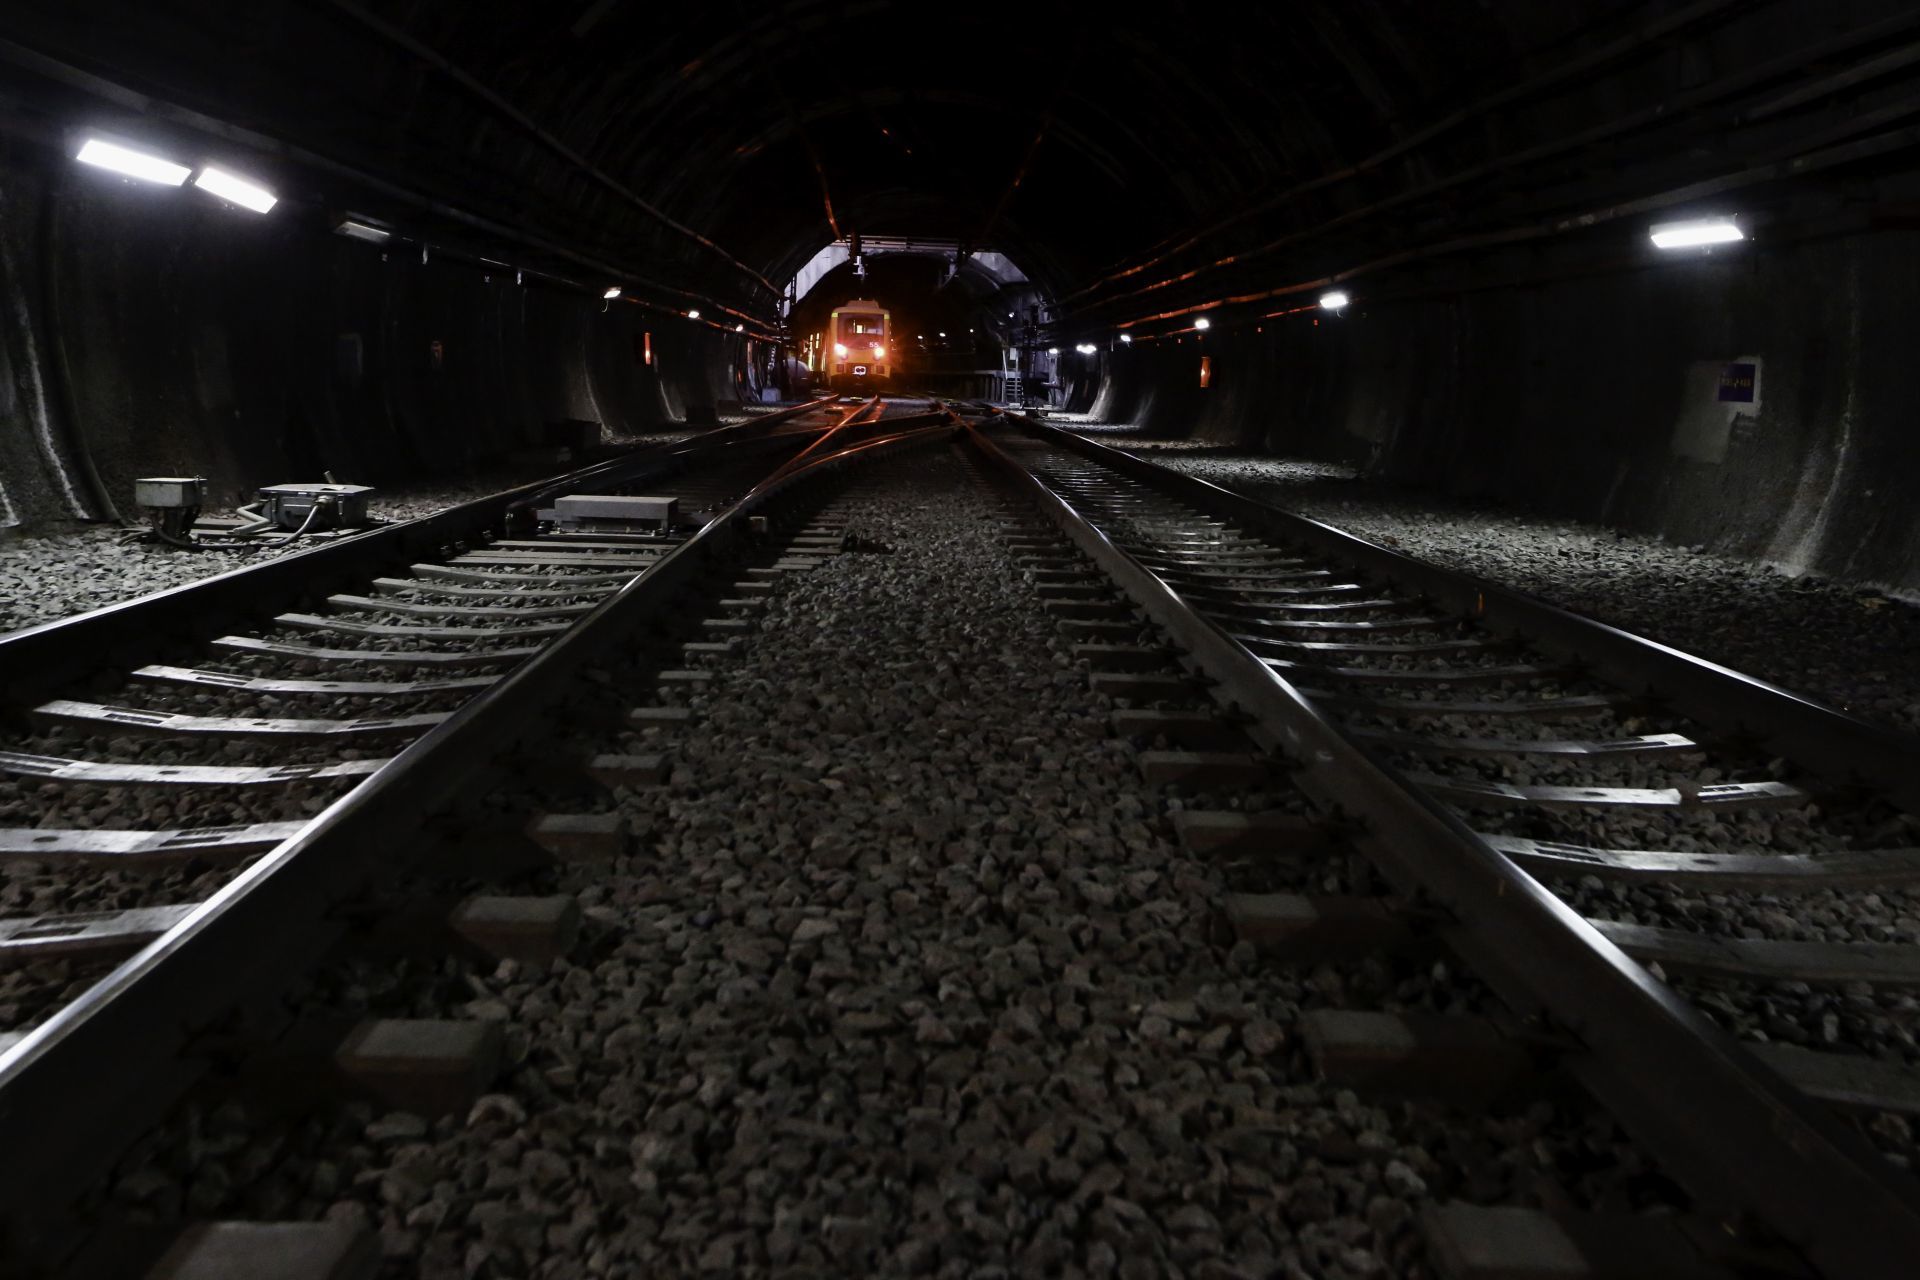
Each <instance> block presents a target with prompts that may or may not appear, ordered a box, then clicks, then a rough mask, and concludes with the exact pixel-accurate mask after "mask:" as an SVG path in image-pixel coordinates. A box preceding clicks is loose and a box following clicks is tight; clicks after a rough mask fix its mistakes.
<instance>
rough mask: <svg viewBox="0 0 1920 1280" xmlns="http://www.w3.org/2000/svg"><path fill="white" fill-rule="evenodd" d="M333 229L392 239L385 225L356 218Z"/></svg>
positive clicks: (352, 236)
mask: <svg viewBox="0 0 1920 1280" xmlns="http://www.w3.org/2000/svg"><path fill="white" fill-rule="evenodd" d="M333 230H334V234H336V235H343V236H345V237H346V238H347V239H349V240H365V241H367V242H368V243H370V244H385V243H386V242H387V241H389V240H391V239H393V232H391V231H389V230H387V229H386V228H385V227H376V226H375V225H373V223H371V222H362V221H360V220H359V219H358V218H342V219H340V221H338V222H336V223H334V224H333ZM517 274H518V273H516V275H517Z"/></svg>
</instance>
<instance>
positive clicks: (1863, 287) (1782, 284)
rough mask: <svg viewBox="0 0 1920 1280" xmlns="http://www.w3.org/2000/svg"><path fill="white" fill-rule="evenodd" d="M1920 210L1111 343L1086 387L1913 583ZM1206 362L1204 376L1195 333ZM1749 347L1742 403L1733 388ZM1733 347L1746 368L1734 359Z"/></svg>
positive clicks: (1401, 475) (1444, 487) (1160, 430)
mask: <svg viewBox="0 0 1920 1280" xmlns="http://www.w3.org/2000/svg"><path fill="white" fill-rule="evenodd" d="M1916 331H1920V233H1916V232H1908V231H1880V232H1875V233H1872V234H1868V235H1858V236H1851V237H1846V238H1835V239H1829V240H1824V241H1814V242H1807V243H1803V244H1798V245H1792V246H1785V247H1778V248H1764V249H1762V248H1760V247H1759V246H1754V247H1752V248H1751V249H1750V250H1749V251H1745V252H1740V253H1735V254H1726V255H1721V256H1718V257H1715V258H1712V259H1701V260H1696V261H1689V262H1674V263H1662V264H1659V265H1658V266H1656V267H1653V268H1649V269H1646V270H1640V271H1632V272H1626V273H1620V274H1614V275H1607V276H1589V277H1584V278H1577V279H1568V280H1561V281H1557V282H1553V283H1543V284H1539V285H1534V286H1529V287H1524V288H1504V289H1498V290H1490V291H1486V292H1479V293H1472V294H1466V295H1463V296H1457V297H1452V298H1446V299H1435V300H1427V301H1389V302H1383V303H1380V304H1378V305H1374V306H1367V305H1365V303H1364V299H1363V300H1362V302H1361V303H1360V304H1356V306H1355V307H1354V308H1353V309H1352V311H1351V313H1350V314H1348V315H1346V316H1343V317H1341V318H1338V319H1324V320H1322V322H1321V323H1320V324H1319V325H1317V326H1316V325H1314V324H1313V322H1312V317H1311V316H1309V315H1298V316H1287V317H1281V318H1279V319H1276V320H1269V321H1267V322H1265V325H1264V332H1255V331H1254V330H1253V329H1251V328H1242V329H1237V330H1229V331H1225V332H1223V331H1222V330H1221V329H1219V328H1216V330H1215V331H1214V332H1213V333H1210V334H1208V335H1207V336H1206V338H1205V341H1204V343H1202V342H1199V341H1196V339H1195V337H1194V336H1193V335H1188V336H1187V338H1186V340H1185V341H1184V342H1183V343H1180V344H1178V345H1176V344H1175V343H1173V342H1172V341H1171V340H1167V341H1163V342H1157V343H1153V344H1151V345H1148V344H1136V345H1135V346H1133V347H1131V348H1126V347H1120V348H1116V349H1115V350H1113V351H1111V352H1108V353H1105V354H1103V355H1102V356H1101V357H1100V358H1099V359H1100V363H1101V367H1102V371H1103V373H1104V377H1102V378H1100V379H1099V380H1098V385H1097V392H1096V390H1095V386H1094V384H1093V383H1092V382H1087V381H1083V382H1082V384H1081V385H1080V386H1079V387H1077V388H1070V390H1073V391H1077V393H1078V398H1079V400H1080V402H1081V403H1084V404H1087V405H1089V406H1090V407H1091V408H1092V409H1093V411H1094V412H1095V413H1096V414H1097V415H1098V416H1100V417H1102V418H1105V419H1108V420H1111V421H1120V422H1134V423H1138V424H1140V425H1142V426H1143V427H1146V428H1148V429H1149V430H1150V431H1152V432H1153V433H1154V434H1165V435H1174V436H1192V437H1194V438H1198V439H1203V440H1209V441H1215V442H1218V443H1222V444H1236V445H1240V446H1245V447H1253V448H1261V449H1265V450H1268V451H1271V452H1274V453H1278V454H1284V455H1289V456H1296V457H1309V458H1317V459H1324V460H1331V461H1342V462H1351V463H1355V464H1357V465H1359V466H1361V467H1363V468H1365V469H1366V470H1368V471H1369V472H1371V473H1372V474H1375V475H1378V476H1381V477H1383V478H1386V479H1389V480H1393V481H1397V482H1404V483H1407V484H1411V485H1418V486H1422V487H1427V488H1434V489H1438V490H1441V491H1444V492H1447V493H1451V494H1455V495H1461V496H1469V497H1476V498H1490V499H1494V500H1497V501H1502V502H1506V503H1511V504H1513V505H1515V506H1520V507H1525V508H1528V509H1532V510H1537V511H1542V512H1545V513H1549V514H1553V515H1557V516H1563V517H1568V518H1575V519H1582V520H1592V521H1599V522H1603V523H1606V524H1610V525H1613V526H1615V527H1620V528H1628V529H1633V530H1636V531H1641V532H1646V533H1654V534H1659V535H1662V536H1665V537H1667V538H1670V539H1672V540H1675V541H1678V542H1683V543H1688V544H1695V543H1705V544H1707V545H1708V546H1710V547H1712V548H1714V549H1715V550H1718V551H1723V552H1727V553H1729V554H1733V555H1737V556H1742V557H1747V558H1751V559H1755V560H1760V561H1765V562H1768V563H1773V564H1777V565H1779V566H1780V567H1782V568H1785V569H1787V570H1789V571H1792V572H1796V573H1797V572H1811V573H1816V574H1819V575H1822V576H1828V577H1835V578H1841V579H1848V580H1859V581H1865V582H1874V583H1881V584H1887V585H1890V586H1893V587H1896V588H1900V589H1904V590H1915V589H1920V521H1916V520H1915V519H1914V518H1913V511H1914V508H1915V502H1916V499H1917V498H1920V494H1916V493H1915V491H1914V488H1913V481H1912V479H1911V477H1913V476H1915V475H1920V429H1916V426H1915V423H1916V421H1917V420H1920V372H1916V368H1915V361H1914V358H1913V355H1912V349H1911V335H1912V334H1914V333H1915V332H1916ZM1203 351H1204V352H1205V353H1207V354H1210V355H1211V356H1212V357H1213V377H1212V385H1211V386H1210V387H1209V388H1207V389H1206V390H1202V389H1201V388H1200V386H1199V376H1198V375H1199V361H1200V355H1201V354H1202V352H1203ZM1745 364H1752V365H1754V366H1756V377H1757V387H1756V388H1755V399H1754V401H1753V402H1752V403H1741V402H1737V401H1734V402H1728V401H1723V400H1721V399H1720V398H1719V397H1720V383H1721V380H1722V376H1723V374H1728V373H1729V368H1728V367H1729V366H1733V365H1745ZM1738 372H1739V371H1738V370H1734V371H1732V376H1735V377H1737V376H1738Z"/></svg>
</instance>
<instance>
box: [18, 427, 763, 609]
mask: <svg viewBox="0 0 1920 1280" xmlns="http://www.w3.org/2000/svg"><path fill="white" fill-rule="evenodd" d="M739 420H740V421H746V420H747V419H746V417H745V416H742V417H740V419H739ZM692 434H693V433H692V432H690V431H664V432H651V433H641V434H633V435H623V436H620V437H619V439H618V443H620V444H623V445H633V446H645V445H660V444H674V443H677V442H679V441H681V440H684V439H686V438H687V437H688V436H689V435H692ZM575 465H578V464H575V463H569V462H566V461H564V460H561V459H559V458H557V457H556V458H552V459H548V460H545V461H540V462H533V461H529V462H525V463H519V464H513V465H501V466H496V467H493V468H490V469H488V470H485V471H482V472H480V473H478V474H476V475H473V476H471V477H468V478H465V479H460V480H443V481H436V482H432V483H420V484H410V485H400V486H396V487H393V488H382V489H379V490H377V491H376V492H375V494H374V495H373V500H372V502H371V504H370V507H369V510H370V512H371V514H372V515H374V516H375V517H377V518H379V519H382V520H414V519H418V518H419V517H421V516H425V515H432V514H433V513H434V512H436V511H442V510H445V509H446V508H447V507H451V506H455V505H457V504H459V503H462V502H471V501H472V500H473V499H475V498H482V497H485V496H487V495H488V494H492V493H499V492H500V491H501V490H503V489H511V488H514V487H516V486H519V485H523V484H528V483H531V482H532V481H535V480H539V479H541V478H542V477H544V476H550V475H553V474H555V473H556V472H559V471H564V470H567V469H568V468H569V467H571V466H575ZM127 514H128V517H129V519H137V517H138V513H137V512H136V511H134V509H133V508H132V506H131V504H129V506H128V508H127ZM207 514H208V515H209V516H214V515H218V516H223V517H230V516H232V514H233V513H232V512H230V511H227V512H211V511H210V512H208V513H207ZM311 545H313V544H312V543H311V542H310V541H294V542H289V543H285V544H282V545H279V546H267V545H262V546H258V547H248V548H246V549H245V550H240V551H219V550H207V551H188V550H185V549H183V548H178V547H170V546H166V545H164V544H162V543H155V542H144V541H128V540H127V537H126V534H125V532H124V531H123V530H121V529H119V528H115V527H112V526H100V525H84V526H83V525H68V526H65V527H61V528H51V527H50V528H45V529H39V530H35V531H34V532H32V533H29V534H10V533H8V532H7V531H5V530H0V633H4V632H7V631H13V630H18V629H19V628H21V627H30V626H33V625H34V624H36V623H41V622H49V621H52V620H53V619H55V618H65V617H69V616H71V615H73V614H76V613H85V612H86V611H87V610H89V609H98V608H102V607H104V606H106V605H110V604H117V603H119V602H120V601H122V600H132V599H135V598H136V597H139V596H144V595H149V594H151V593H153V592H155V591H164V590H166V589H167V588H169V587H178V586H183V585H185V584H186V583H189V582H196V581H198V580H199V579H201V578H207V577H212V576H213V575H215V574H219V573H226V572H228V571H229V570H231V569H237V568H240V567H242V566H245V565H249V564H255V563H257V562H259V561H260V560H262V559H266V558H270V557H272V556H276V555H284V554H286V553H287V552H289V551H298V550H302V549H304V548H305V547H308V546H311Z"/></svg>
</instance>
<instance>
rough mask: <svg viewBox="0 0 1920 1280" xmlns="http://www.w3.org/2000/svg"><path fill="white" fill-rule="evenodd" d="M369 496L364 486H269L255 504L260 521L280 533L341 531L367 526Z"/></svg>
mask: <svg viewBox="0 0 1920 1280" xmlns="http://www.w3.org/2000/svg"><path fill="white" fill-rule="evenodd" d="M372 492H373V487H372V486H371V485H364V484H270V485H267V486H265V487H264V488H262V489H260V490H259V496H258V498H257V499H256V502H257V505H258V506H259V508H260V518H261V519H263V520H271V521H273V523H274V524H275V525H276V526H277V527H279V528H282V529H299V528H301V527H302V526H305V527H306V528H308V529H342V528H347V527H350V526H353V525H362V524H365V523H367V495H368V494H370V493H372ZM315 507H319V508H320V511H319V513H318V514H315V513H314V508H315ZM309 515H312V516H313V523H312V524H310V525H309V524H307V517H308V516H309Z"/></svg>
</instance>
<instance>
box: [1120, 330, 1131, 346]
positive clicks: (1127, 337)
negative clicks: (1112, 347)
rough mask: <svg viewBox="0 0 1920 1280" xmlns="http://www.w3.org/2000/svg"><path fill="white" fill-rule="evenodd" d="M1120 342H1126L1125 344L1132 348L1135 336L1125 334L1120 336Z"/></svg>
mask: <svg viewBox="0 0 1920 1280" xmlns="http://www.w3.org/2000/svg"><path fill="white" fill-rule="evenodd" d="M1120 341H1122V342H1124V343H1126V344H1127V345H1128V346H1132V345H1133V335H1132V334H1130V333H1123V334H1121V335H1120Z"/></svg>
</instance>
